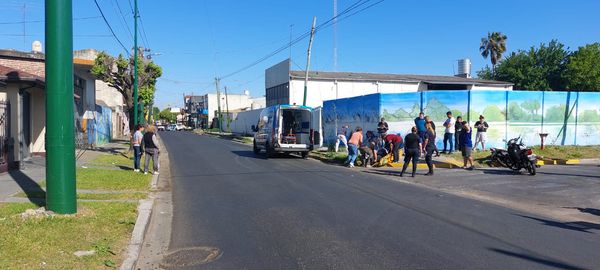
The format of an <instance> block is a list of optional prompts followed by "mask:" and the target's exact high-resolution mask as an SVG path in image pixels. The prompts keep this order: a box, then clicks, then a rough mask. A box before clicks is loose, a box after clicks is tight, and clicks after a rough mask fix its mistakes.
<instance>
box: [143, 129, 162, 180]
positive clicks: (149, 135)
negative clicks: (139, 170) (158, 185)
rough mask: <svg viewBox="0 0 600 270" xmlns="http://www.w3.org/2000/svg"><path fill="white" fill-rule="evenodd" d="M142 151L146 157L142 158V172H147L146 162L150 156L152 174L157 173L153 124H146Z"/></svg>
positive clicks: (156, 148) (156, 150) (156, 151)
mask: <svg viewBox="0 0 600 270" xmlns="http://www.w3.org/2000/svg"><path fill="white" fill-rule="evenodd" d="M144 149H145V150H144V152H146V158H145V159H144V174H147V173H148V163H150V158H152V167H153V168H152V169H153V173H152V174H158V153H159V151H158V138H157V137H156V127H155V126H153V125H150V126H148V128H147V132H146V134H144Z"/></svg>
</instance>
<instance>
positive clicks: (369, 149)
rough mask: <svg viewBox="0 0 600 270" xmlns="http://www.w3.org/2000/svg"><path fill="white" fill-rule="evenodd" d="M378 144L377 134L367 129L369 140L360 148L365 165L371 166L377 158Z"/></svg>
mask: <svg viewBox="0 0 600 270" xmlns="http://www.w3.org/2000/svg"><path fill="white" fill-rule="evenodd" d="M376 144H377V136H375V133H373V131H370V130H369V131H367V141H366V143H364V144H363V145H362V146H361V147H360V149H359V150H360V153H361V159H362V161H363V166H364V167H370V166H371V164H373V162H375V161H376V160H377V152H376V151H375V146H376Z"/></svg>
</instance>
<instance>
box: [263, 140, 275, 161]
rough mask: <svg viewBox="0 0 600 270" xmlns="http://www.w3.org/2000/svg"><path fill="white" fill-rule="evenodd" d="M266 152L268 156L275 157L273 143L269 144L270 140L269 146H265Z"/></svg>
mask: <svg viewBox="0 0 600 270" xmlns="http://www.w3.org/2000/svg"><path fill="white" fill-rule="evenodd" d="M265 154H266V156H267V158H271V157H273V154H274V152H273V149H272V148H271V145H270V144H269V142H267V146H265Z"/></svg>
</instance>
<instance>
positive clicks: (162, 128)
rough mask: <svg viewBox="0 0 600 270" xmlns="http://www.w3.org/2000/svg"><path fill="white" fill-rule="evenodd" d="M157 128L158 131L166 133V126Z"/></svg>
mask: <svg viewBox="0 0 600 270" xmlns="http://www.w3.org/2000/svg"><path fill="white" fill-rule="evenodd" d="M157 128H158V131H165V130H166V128H165V126H164V125H158V127H157Z"/></svg>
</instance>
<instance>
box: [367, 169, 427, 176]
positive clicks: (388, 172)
mask: <svg viewBox="0 0 600 270" xmlns="http://www.w3.org/2000/svg"><path fill="white" fill-rule="evenodd" d="M364 172H365V173H370V174H376V175H386V176H398V177H400V172H402V170H401V169H400V168H398V169H396V170H377V169H374V170H368V171H364ZM426 172H427V170H423V171H422V172H421V173H419V170H417V172H416V173H415V175H424V174H425V173H426ZM411 174H412V169H411V168H408V169H407V170H406V172H404V177H410V175H411Z"/></svg>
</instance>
